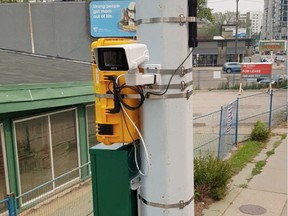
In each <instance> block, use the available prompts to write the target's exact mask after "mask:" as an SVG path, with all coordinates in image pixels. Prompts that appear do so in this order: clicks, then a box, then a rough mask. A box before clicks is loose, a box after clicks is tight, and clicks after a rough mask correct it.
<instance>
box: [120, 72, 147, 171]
mask: <svg viewBox="0 0 288 216" xmlns="http://www.w3.org/2000/svg"><path fill="white" fill-rule="evenodd" d="M124 75H125V74H121V75H119V76H118V77H117V78H116V80H115V82H116V84H117V85H118V81H119V78H120V77H122V76H124ZM120 97H121V96H120ZM120 106H121V110H122V112H123V113H124V114H125V115H126V117H127V118H128V120H129V121H130V122H131V124H132V125H133V127H134V128H135V130H136V131H137V133H138V135H139V137H140V140H141V142H142V145H143V149H144V152H145V157H146V162H147V165H148V166H147V171H146V172H143V171H142V170H141V168H140V166H139V164H138V159H137V147H136V144H135V142H133V145H134V148H135V151H134V154H135V155H134V159H135V164H136V167H137V169H138V171H139V173H140V175H142V176H147V175H148V173H149V171H150V168H149V167H150V160H149V154H148V149H147V146H146V143H145V141H144V138H143V136H142V134H141V132H140V131H139V129H138V127H137V125H136V124H135V123H134V122H133V120H132V119H131V118H130V116H129V115H128V113H127V111H126V110H125V108H126V107H125V106H124V104H123V103H122V102H120ZM127 109H128V108H127ZM124 119H125V118H124ZM129 134H130V132H129ZM130 136H131V134H130ZM132 139H133V138H132Z"/></svg>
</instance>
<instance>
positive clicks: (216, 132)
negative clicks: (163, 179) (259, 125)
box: [193, 89, 288, 159]
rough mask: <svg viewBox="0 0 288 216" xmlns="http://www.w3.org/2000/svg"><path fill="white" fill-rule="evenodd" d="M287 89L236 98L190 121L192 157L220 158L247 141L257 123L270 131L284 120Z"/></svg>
mask: <svg viewBox="0 0 288 216" xmlns="http://www.w3.org/2000/svg"><path fill="white" fill-rule="evenodd" d="M287 105H288V104H287V89H278V90H273V91H270V92H263V93H257V94H254V95H250V96H245V97H241V98H238V99H237V100H236V101H234V102H232V103H231V104H229V105H227V106H225V107H222V108H221V110H219V111H216V112H213V113H210V114H207V115H203V116H197V117H195V118H194V142H193V144H194V157H197V156H199V155H207V154H210V155H214V156H216V157H218V158H221V159H222V158H224V157H225V156H226V155H227V154H228V153H229V152H230V151H231V149H232V148H233V146H235V144H237V142H241V141H244V140H246V139H248V138H249V136H250V134H251V131H252V130H253V127H254V125H255V123H256V122H257V121H261V122H263V123H265V124H266V125H267V127H268V128H269V129H270V130H271V129H273V128H275V127H277V126H278V125H279V124H280V123H281V122H283V121H285V120H287Z"/></svg>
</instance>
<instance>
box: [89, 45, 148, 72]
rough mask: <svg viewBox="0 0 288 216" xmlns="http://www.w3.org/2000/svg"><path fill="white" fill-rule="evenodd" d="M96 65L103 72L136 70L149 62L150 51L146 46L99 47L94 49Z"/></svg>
mask: <svg viewBox="0 0 288 216" xmlns="http://www.w3.org/2000/svg"><path fill="white" fill-rule="evenodd" d="M94 52H95V57H96V63H97V65H98V68H99V69H100V70H101V71H131V70H136V69H138V67H139V66H140V65H141V64H143V63H144V62H145V61H147V60H149V51H148V49H147V46H146V45H145V44H140V43H133V44H121V45H111V46H99V47H96V48H95V49H94Z"/></svg>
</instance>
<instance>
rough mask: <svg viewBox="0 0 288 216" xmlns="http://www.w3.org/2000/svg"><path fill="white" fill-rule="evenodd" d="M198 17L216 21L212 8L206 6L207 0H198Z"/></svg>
mask: <svg viewBox="0 0 288 216" xmlns="http://www.w3.org/2000/svg"><path fill="white" fill-rule="evenodd" d="M197 9H198V10H197V18H198V19H202V20H203V19H204V20H205V19H206V20H208V21H209V22H213V21H214V17H213V15H212V9H211V8H207V7H206V0H198V8H197Z"/></svg>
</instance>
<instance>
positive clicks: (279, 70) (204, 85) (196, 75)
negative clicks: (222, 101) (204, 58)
mask: <svg viewBox="0 0 288 216" xmlns="http://www.w3.org/2000/svg"><path fill="white" fill-rule="evenodd" d="M286 64H287V63H286V62H285V63H281V64H280V65H279V66H277V64H276V63H274V64H273V71H272V74H287V65H286ZM217 73H221V77H220V78H215V75H217ZM240 78H241V76H240V73H232V74H227V73H225V72H223V71H222V68H221V67H195V68H193V82H194V89H197V90H209V89H217V88H219V87H221V86H222V87H223V86H225V85H227V83H229V85H230V86H234V85H235V84H237V83H239V82H240Z"/></svg>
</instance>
